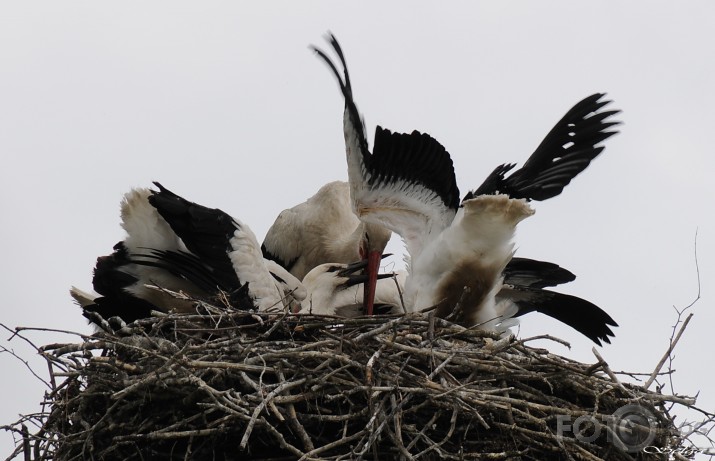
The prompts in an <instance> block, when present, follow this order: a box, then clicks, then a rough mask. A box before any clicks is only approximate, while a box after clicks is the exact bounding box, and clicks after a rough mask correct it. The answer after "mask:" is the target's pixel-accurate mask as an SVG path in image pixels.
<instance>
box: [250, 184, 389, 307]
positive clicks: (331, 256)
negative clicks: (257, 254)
mask: <svg viewBox="0 0 715 461" xmlns="http://www.w3.org/2000/svg"><path fill="white" fill-rule="evenodd" d="M391 235H392V233H391V232H390V231H389V230H387V229H385V228H384V227H382V226H380V225H377V224H373V223H371V222H366V221H361V220H360V219H358V218H357V216H356V215H355V214H354V213H353V212H352V208H351V205H350V187H349V185H348V183H346V182H342V181H334V182H331V183H328V184H326V185H324V186H323V187H321V188H320V190H318V192H317V193H316V194H315V195H313V196H312V197H310V198H309V199H308V200H306V201H305V202H303V203H301V204H299V205H296V206H294V207H293V208H289V209H286V210H283V211H282V212H281V213H280V214H279V215H278V217H277V218H276V220H275V222H274V223H273V225H272V226H271V227H270V229H268V232H267V233H266V237H265V239H264V240H263V245H262V246H261V249H262V251H263V256H264V257H265V258H267V259H271V260H273V261H276V262H277V263H278V264H280V265H281V266H283V267H284V268H285V269H286V270H288V271H289V272H290V273H291V274H293V275H294V276H295V277H297V278H298V279H299V280H303V279H304V277H305V276H306V274H308V272H310V271H311V270H312V269H313V268H315V267H317V266H319V265H321V264H326V263H331V264H349V263H352V262H353V261H357V260H361V259H366V260H367V265H366V268H365V270H366V273H367V275H368V279H367V280H366V281H365V283H364V285H363V286H364V297H363V298H362V299H363V303H364V306H363V307H364V312H365V313H367V315H372V311H373V305H374V298H375V286H376V284H377V273H378V271H379V268H380V267H379V266H380V259H381V258H382V252H383V251H384V250H385V246H386V245H387V242H388V241H389V240H390V236H391Z"/></svg>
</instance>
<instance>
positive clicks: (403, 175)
mask: <svg viewBox="0 0 715 461" xmlns="http://www.w3.org/2000/svg"><path fill="white" fill-rule="evenodd" d="M366 165H367V171H368V174H369V179H368V183H369V184H370V185H371V186H373V187H376V186H379V185H381V184H384V183H393V182H396V181H405V182H411V183H416V184H421V185H423V186H424V187H426V188H428V189H430V190H432V191H434V192H435V193H437V195H439V197H440V198H441V199H442V201H443V202H444V204H445V206H447V207H448V208H451V209H455V210H456V209H457V207H458V206H459V187H457V179H456V176H455V174H454V165H453V163H452V158H451V157H450V155H449V153H448V152H447V150H446V149H445V148H444V146H442V144H440V143H439V141H437V140H436V139H434V138H433V137H431V136H430V135H428V134H427V133H420V132H419V131H413V132H412V133H410V134H407V133H393V132H391V131H390V130H388V129H385V128H382V127H380V126H378V127H377V128H376V129H375V145H374V146H373V153H372V155H371V156H369V161H368V162H366Z"/></svg>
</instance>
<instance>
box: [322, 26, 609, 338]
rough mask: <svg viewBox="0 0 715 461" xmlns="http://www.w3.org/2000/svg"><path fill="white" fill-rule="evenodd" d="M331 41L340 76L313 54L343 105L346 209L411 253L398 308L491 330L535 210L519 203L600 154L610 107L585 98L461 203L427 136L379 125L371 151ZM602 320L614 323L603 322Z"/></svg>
mask: <svg viewBox="0 0 715 461" xmlns="http://www.w3.org/2000/svg"><path fill="white" fill-rule="evenodd" d="M329 40H330V44H331V46H332V47H333V49H334V51H335V53H336V54H337V56H338V58H339V59H340V62H341V64H342V68H343V72H342V75H341V73H340V72H339V71H338V69H337V67H336V65H335V64H334V63H333V61H332V60H331V59H330V58H329V57H328V56H327V54H326V53H324V52H323V51H322V50H320V49H318V48H315V47H314V48H313V49H314V50H315V52H316V53H317V54H318V55H319V56H320V57H321V58H322V59H323V60H324V61H325V62H326V63H327V64H328V66H329V67H330V69H331V70H332V72H333V73H334V75H335V77H336V78H337V80H338V83H339V85H340V89H341V91H342V94H343V97H344V99H345V111H344V123H343V127H344V135H345V147H346V158H347V164H348V178H349V182H350V195H351V199H352V206H353V211H354V212H355V213H356V215H357V216H358V217H359V218H360V219H361V220H362V221H365V222H369V223H373V224H379V225H382V226H384V227H386V228H388V229H390V230H392V231H393V232H396V233H397V234H399V235H400V236H401V237H402V238H403V239H404V241H405V243H406V245H407V251H408V253H409V255H410V263H409V265H408V276H407V279H406V282H405V293H404V299H405V305H406V307H407V308H408V309H411V310H421V309H423V308H426V307H430V306H437V313H438V314H439V315H441V316H446V315H448V314H449V313H451V312H452V310H453V309H454V307H455V306H456V305H459V306H460V307H461V310H462V312H461V315H460V316H459V320H460V321H461V322H462V323H463V324H465V325H475V324H481V325H482V327H484V328H492V325H493V322H495V318H496V317H498V313H499V312H506V311H507V310H506V309H504V307H503V306H499V305H498V303H499V302H500V301H499V299H498V294H499V293H500V291H501V290H502V288H503V282H504V280H503V279H504V274H505V271H506V269H507V265H508V264H509V261H510V260H511V259H512V256H513V244H512V243H511V239H512V237H513V234H514V230H515V227H516V225H517V224H518V223H519V222H520V221H521V220H523V219H525V218H526V217H528V216H530V215H531V214H533V210H532V209H531V207H530V206H529V205H528V203H527V202H528V201H529V200H546V199H548V198H551V197H554V196H556V195H559V194H560V193H561V191H562V190H563V188H564V187H565V186H566V185H567V184H568V183H569V182H570V181H571V180H572V179H573V178H574V177H575V176H576V175H578V174H579V173H580V172H581V171H583V170H584V169H585V168H586V167H587V166H588V165H589V163H590V162H591V161H592V160H593V159H594V158H595V157H596V156H598V155H599V154H600V153H601V152H602V151H603V147H602V146H599V144H600V143H601V142H602V141H604V140H605V139H607V138H608V137H610V136H612V135H613V134H615V133H616V132H615V131H609V128H610V127H611V126H613V125H615V124H616V122H611V121H609V120H608V119H609V118H610V117H611V116H612V115H614V114H616V113H617V112H618V111H600V110H601V108H602V107H603V106H605V105H606V104H608V102H609V101H603V96H604V95H603V94H594V95H592V96H589V97H588V98H585V99H584V100H582V101H581V102H579V103H578V104H576V105H575V106H574V107H573V108H571V109H570V110H569V111H568V112H567V113H566V115H565V116H564V117H563V118H562V119H561V120H560V121H559V122H558V123H557V124H556V126H555V127H554V128H553V129H552V130H551V131H550V132H549V133H548V134H547V136H546V138H545V139H544V140H543V141H542V143H541V144H540V145H539V146H538V147H537V149H536V151H534V153H533V154H532V155H531V157H530V158H529V159H528V160H527V161H526V163H525V164H524V165H523V166H522V167H521V168H520V169H518V170H516V171H514V172H512V173H511V174H510V175H508V176H507V173H509V172H510V171H511V170H512V169H513V168H514V166H515V165H514V164H504V165H500V166H498V167H497V168H496V169H495V170H494V171H493V172H492V173H491V174H490V175H489V176H488V177H487V179H486V180H485V181H484V183H483V184H482V185H481V186H480V187H478V188H477V189H475V190H474V191H470V192H469V193H467V195H466V196H465V197H464V198H463V199H462V200H461V202H460V200H459V189H458V187H457V184H456V178H455V175H454V168H453V165H452V160H451V158H450V156H449V154H448V153H447V151H446V150H445V148H444V147H443V146H442V145H441V144H440V143H439V142H437V141H436V140H435V139H433V138H432V137H431V136H429V135H428V134H423V133H420V132H417V131H413V132H412V133H410V134H403V133H393V132H391V131H389V130H387V129H383V128H381V127H380V126H378V127H377V128H376V131H375V139H374V145H373V152H372V153H371V152H370V151H369V149H368V142H367V137H366V136H365V128H364V125H363V123H362V120H361V117H360V114H359V112H358V109H357V106H356V104H355V102H354V100H353V91H352V87H351V84H350V77H349V74H348V71H347V66H346V63H345V58H344V55H343V52H342V50H341V48H340V46H339V44H338V42H337V40H336V39H335V37H334V36H332V35H331V36H330V37H329ZM600 321H601V322H605V323H606V324H607V325H613V326H615V325H616V323H615V322H614V321H613V320H612V319H611V318H610V317H608V316H607V318H606V319H603V318H601V319H600ZM607 325H602V326H605V327H606V328H607ZM608 331H609V332H610V330H608Z"/></svg>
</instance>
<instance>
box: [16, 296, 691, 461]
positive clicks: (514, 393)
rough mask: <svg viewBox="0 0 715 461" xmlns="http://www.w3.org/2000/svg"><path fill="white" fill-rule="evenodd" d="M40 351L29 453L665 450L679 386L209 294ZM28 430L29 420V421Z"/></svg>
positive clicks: (602, 366)
mask: <svg viewBox="0 0 715 461" xmlns="http://www.w3.org/2000/svg"><path fill="white" fill-rule="evenodd" d="M95 321H97V322H100V323H102V324H103V331H100V332H98V333H96V334H94V335H92V336H82V341H81V342H77V343H68V344H51V345H47V346H44V347H42V348H40V350H41V353H42V354H43V355H44V357H45V358H46V359H47V360H48V362H49V364H50V374H51V377H50V383H51V388H52V390H51V391H50V392H49V393H48V395H47V396H46V400H47V402H46V404H47V405H48V408H49V410H48V411H46V412H43V413H40V414H36V415H32V416H28V417H26V418H25V419H24V420H23V421H21V422H18V423H17V425H16V426H15V427H17V428H19V427H20V425H21V424H27V423H28V422H30V423H34V424H36V425H37V426H39V430H38V432H37V433H36V434H29V433H28V431H27V429H24V426H23V434H24V440H22V441H21V443H20V446H19V448H18V449H17V453H19V452H20V451H22V450H23V446H22V445H23V444H24V450H25V452H26V459H31V458H30V457H29V454H30V453H33V455H32V459H37V460H48V459H53V460H84V459H122V460H124V459H214V460H219V459H242V460H251V459H270V460H283V459H285V460H288V459H304V460H309V459H336V460H337V459H380V460H383V459H405V460H411V459H490V460H494V459H529V460H532V459H533V460H544V459H578V460H605V459H607V460H621V459H662V456H663V455H654V454H650V452H651V451H652V450H648V449H647V447H660V448H664V449H668V448H673V447H678V446H679V444H681V443H682V441H681V440H680V438H679V435H678V431H677V430H676V428H675V426H674V423H673V420H672V418H671V416H669V414H668V412H667V411H666V407H665V404H666V403H667V402H669V401H670V402H672V401H674V400H673V399H677V398H678V397H669V396H666V395H663V394H660V393H657V392H653V391H647V390H644V389H643V388H642V387H639V386H635V385H630V384H623V383H621V382H619V380H618V379H616V377H615V375H614V374H613V373H612V372H611V371H610V370H609V368H608V365H607V364H606V363H605V362H603V361H602V360H598V362H597V363H595V364H591V365H588V364H582V363H578V362H575V361H572V360H569V359H566V358H563V357H560V356H557V355H554V354H551V353H549V351H548V350H545V349H541V348H536V347H530V346H529V345H527V343H528V342H529V340H517V339H515V338H514V337H513V336H509V337H504V338H500V337H499V336H498V335H496V334H494V333H490V332H484V331H480V330H478V329H465V328H463V327H461V326H458V325H455V324H453V323H450V322H449V321H447V320H443V319H440V318H437V317H435V316H434V315H432V314H430V313H420V314H411V315H405V316H380V317H366V318H356V319H336V318H334V317H330V318H329V317H322V316H312V315H294V314H285V315H276V314H272V315H268V314H257V313H250V312H246V311H238V310H232V309H230V308H225V307H221V308H219V307H216V306H213V305H210V304H206V303H202V302H199V303H198V304H197V313H196V314H182V315H176V314H170V315H167V314H161V313H156V315H155V316H154V317H152V318H147V319H142V320H139V321H137V322H135V323H132V324H129V325H124V324H121V325H114V328H113V327H112V325H110V323H107V322H105V321H104V320H102V319H101V318H96V319H95ZM18 432H19V429H18Z"/></svg>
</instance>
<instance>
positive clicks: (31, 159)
mask: <svg viewBox="0 0 715 461" xmlns="http://www.w3.org/2000/svg"><path fill="white" fill-rule="evenodd" d="M713 18H715V4H713V3H711V2H706V1H699V2H694V1H693V2H691V1H689V2H678V3H675V2H664V1H633V2H615V1H604V2H591V3H588V4H585V3H582V2H569V1H550V2H539V3H535V2H527V1H513V2H496V1H494V2H450V3H449V4H448V6H447V4H444V3H440V4H437V3H424V2H413V1H409V2H407V1H403V2H389V3H386V2H350V3H348V2H332V1H331V2H325V1H315V2H300V3H299V2H288V1H285V2H270V3H269V2H262V3H260V4H259V3H257V2H252V3H250V4H249V3H248V2H233V1H232V2H228V1H227V2H193V3H188V2H181V1H178V2H177V1H171V2H132V1H130V2H122V3H121V4H119V3H114V4H109V3H105V2H102V3H98V2H86V1H77V2H32V3H29V2H12V3H10V2H4V3H2V4H0V155H1V156H2V158H3V159H4V162H3V167H2V168H1V169H0V209H1V210H2V216H3V218H2V226H0V242H2V243H0V245H2V247H1V249H2V254H3V258H2V259H1V260H0V267H1V268H2V273H3V275H4V277H3V279H2V282H0V283H2V285H1V288H2V293H3V308H2V311H1V312H0V322H2V323H4V324H6V325H8V326H10V327H14V326H37V327H51V328H57V329H67V330H73V331H80V332H85V333H87V332H90V331H91V328H90V327H89V326H88V325H87V324H86V322H85V321H84V318H83V317H82V316H81V315H80V312H79V309H78V308H76V307H75V306H74V305H73V304H72V302H71V300H70V297H69V295H68V289H69V287H70V285H73V284H74V285H77V286H79V287H83V288H86V289H88V288H91V276H92V268H93V266H94V263H95V260H96V258H97V256H99V255H104V254H108V253H110V252H111V249H112V245H114V243H116V242H117V241H118V240H120V239H121V238H122V236H123V232H122V230H121V229H120V227H119V201H120V199H121V197H122V194H123V193H124V192H126V191H127V190H129V189H130V188H131V187H135V186H148V185H150V183H151V181H152V180H158V181H161V182H162V183H163V184H164V185H166V186H167V187H169V188H171V189H173V190H174V191H175V192H177V193H179V194H182V195H184V196H185V197H187V198H189V199H191V200H194V201H197V202H199V203H202V204H205V205H208V206H212V207H219V208H222V209H223V210H225V211H226V212H229V213H231V214H233V215H234V216H236V217H239V218H240V219H241V220H243V221H244V222H246V223H248V224H249V225H250V226H251V227H252V229H253V230H254V232H255V233H256V234H257V235H258V236H259V238H262V236H263V235H264V234H265V232H266V230H267V229H268V227H269V226H270V224H271V223H272V222H273V219H274V218H275V216H276V215H277V214H278V213H279V212H280V211H281V210H282V209H284V208H287V207H290V206H292V205H294V204H296V203H298V202H300V201H303V200H304V199H305V198H307V197H308V196H310V195H312V194H313V193H314V192H315V191H316V190H317V189H318V188H319V186H321V185H322V184H324V183H326V182H328V181H331V180H336V179H345V178H346V167H345V160H344V146H343V137H342V136H343V135H342V105H343V103H342V98H341V95H340V92H339V90H338V87H337V84H336V82H335V81H334V79H333V77H332V75H331V74H330V72H329V71H328V69H327V68H326V67H325V65H324V64H323V63H322V62H320V61H319V60H318V59H316V58H315V57H314V56H313V54H312V53H311V52H310V51H309V50H308V45H309V44H316V45H320V46H323V47H324V46H326V45H325V42H324V40H323V36H324V34H325V32H326V31H328V30H331V31H332V32H334V33H335V34H336V36H337V37H338V39H339V40H340V42H341V44H342V46H343V49H344V51H345V53H346V57H347V60H348V65H349V68H350V71H351V76H352V78H353V85H354V89H355V98H356V101H357V103H358V107H359V108H360V110H361V111H362V113H363V114H364V116H365V121H366V123H367V127H368V131H369V132H370V133H371V132H372V131H373V130H374V126H375V125H376V124H380V125H382V126H385V127H387V128H391V129H393V130H399V131H411V130H413V129H417V130H421V131H425V132H428V133H430V134H431V135H433V136H434V137H435V138H437V139H438V140H439V141H440V142H441V143H442V144H443V145H444V146H445V147H446V148H447V150H448V151H449V152H450V153H451V155H452V158H453V160H454V164H455V168H456V170H457V175H458V181H459V184H460V186H461V189H462V191H463V192H466V190H467V189H469V188H471V187H475V186H477V185H479V184H480V183H481V181H482V180H483V178H484V177H485V176H486V175H487V174H488V173H489V172H490V171H491V170H492V169H493V168H494V167H495V166H496V165H498V164H500V163H504V162H523V161H524V160H525V159H526V158H527V157H528V155H529V154H530V153H531V152H532V151H533V149H534V148H535V147H536V146H537V145H538V143H539V142H540V141H541V139H542V138H543V136H544V135H545V134H546V133H547V132H548V130H549V129H550V128H551V127H552V126H553V124H554V123H555V122H556V121H557V120H559V118H561V116H562V115H563V114H564V113H565V111H566V110H568V109H569V108H570V107H571V106H572V105H573V104H574V103H576V102H577V101H579V100H580V99H581V98H583V97H585V96H587V95H589V94H592V93H594V92H608V94H609V97H610V98H612V99H613V100H614V104H613V105H612V107H614V108H619V109H622V110H623V114H621V116H620V120H622V121H623V122H624V125H623V126H622V127H621V134H620V135H618V136H616V137H614V138H612V139H609V140H608V141H607V148H606V151H605V153H604V154H603V155H602V156H601V157H599V158H598V159H597V160H596V161H595V162H594V163H593V164H592V165H591V166H590V167H589V168H588V170H586V172H585V173H584V174H583V175H582V176H580V177H578V178H577V179H576V180H574V181H573V182H572V184H571V185H569V186H568V187H567V188H566V190H565V191H564V193H563V194H562V195H561V196H559V197H557V198H555V199H552V200H550V201H548V202H546V203H536V204H535V205H534V208H535V209H536V215H535V216H534V217H532V218H529V219H528V220H526V221H525V222H523V223H522V224H521V225H520V226H519V228H518V232H517V237H516V242H517V245H518V248H519V249H518V255H520V256H526V257H532V258H538V259H544V260H548V261H553V262H556V263H559V264H561V265H562V266H564V267H566V268H568V269H570V270H572V271H573V272H574V273H575V274H576V275H577V276H578V279H577V280H576V281H575V282H573V283H571V284H569V285H567V286H564V287H563V289H562V291H563V292H566V293H570V294H574V295H577V296H581V297H584V298H586V299H589V300H591V301H592V302H594V303H596V304H598V305H599V306H601V307H602V308H603V309H605V310H606V311H608V312H609V313H610V314H611V316H612V317H613V318H614V319H616V321H617V322H618V323H619V324H620V327H619V328H617V329H616V330H615V333H616V338H615V340H614V341H613V344H612V345H610V346H606V347H604V348H603V349H602V350H601V353H602V355H603V356H604V357H605V358H606V360H607V361H609V363H610V365H611V367H612V368H613V369H614V370H624V369H625V370H629V371H644V372H645V371H651V370H652V369H653V368H654V366H655V364H656V363H657V361H658V360H659V359H660V357H661V355H662V354H663V353H664V351H665V349H666V347H667V344H668V338H669V336H670V330H671V326H672V324H673V323H674V321H675V318H676V315H675V312H674V310H673V306H674V305H675V306H685V305H687V304H688V303H689V302H690V301H691V300H692V299H693V298H694V297H695V296H696V294H697V277H696V271H695V261H694V255H693V247H694V239H695V233H696V230H697V231H698V254H699V258H698V259H699V263H700V278H701V282H702V298H701V299H700V301H699V302H698V303H697V304H696V305H695V306H694V307H693V308H692V312H693V313H694V314H695V317H694V319H693V321H692V322H691V325H690V326H689V328H688V330H687V331H686V333H685V336H684V338H683V339H682V340H681V343H680V344H679V346H678V348H677V350H676V362H675V368H676V369H677V373H676V375H675V377H674V381H675V383H676V391H678V392H680V393H685V394H690V395H692V394H695V393H697V392H700V400H699V404H700V405H701V406H702V407H704V408H706V409H708V410H711V411H712V410H715V388H713V386H712V385H711V382H712V381H713V379H714V378H715V373H714V372H713V371H712V367H711V363H712V361H713V360H712V355H713V352H712V351H713V346H712V344H713V342H712V327H713V325H714V324H715V313H714V311H713V301H714V300H715V297H714V296H713V294H712V292H711V286H712V283H711V281H712V279H713V276H715V211H714V208H713V206H712V202H710V200H712V199H713V197H715V185H714V184H713V180H712V175H713V173H715V160H713V158H714V157H715V152H713V148H712V141H711V139H710V137H711V136H712V134H711V133H712V132H713V127H714V126H715V111H714V109H713V108H714V107H715V91H713V81H715V56H714V55H715V48H713V43H715V19H713ZM392 250H393V252H398V253H400V252H401V251H402V247H401V244H400V243H399V242H396V243H395V244H393V245H392ZM400 259H401V258H399V257H394V258H392V260H393V261H396V264H397V266H398V267H399V266H400V265H401V263H400ZM543 333H552V334H554V335H556V336H559V337H561V338H564V339H566V340H568V341H570V342H571V344H572V349H571V350H567V349H565V348H563V347H558V346H556V345H551V346H549V347H551V348H552V350H553V351H554V352H555V353H559V354H562V355H566V356H569V357H572V358H575V359H578V360H582V361H587V362H594V361H595V358H594V356H593V354H592V352H591V347H592V344H591V343H590V342H589V341H588V340H587V339H585V338H583V337H581V336H579V334H578V333H576V332H574V331H573V330H570V329H568V328H567V327H562V326H561V325H559V324H557V323H556V322H552V321H549V320H547V319H545V318H544V317H543V316H539V315H537V314H531V315H529V316H527V317H525V318H523V319H522V327H521V330H520V332H519V334H520V335H521V336H523V337H527V336H532V335H536V334H543ZM29 336H30V338H31V339H32V340H33V341H35V342H36V343H38V344H45V343H51V342H56V341H66V340H70V341H74V340H75V338H72V337H65V336H62V335H57V334H49V333H43V334H40V333H34V334H29ZM8 337H9V334H3V335H1V336H0V344H1V345H3V346H5V347H10V348H13V349H15V350H16V351H17V352H18V353H19V354H21V355H23V357H25V358H29V359H31V363H32V364H33V366H34V367H35V368H36V369H37V370H38V372H40V373H44V370H45V367H44V364H43V362H42V361H40V360H38V359H36V358H35V357H34V356H33V355H32V352H31V351H30V350H29V349H28V348H27V347H26V346H25V344H24V343H22V342H21V341H17V340H15V341H12V342H10V343H8V342H7V341H6V338H8ZM0 366H1V367H2V370H3V376H5V379H3V380H2V381H0V393H1V394H2V395H3V399H2V403H1V404H0V424H5V423H9V422H12V421H14V420H16V419H17V416H18V414H19V413H28V412H34V411H37V410H39V406H38V403H39V402H40V401H41V400H42V392H43V387H42V385H41V383H40V382H39V381H37V380H36V379H35V378H34V377H33V376H31V375H30V373H29V372H28V371H27V370H26V369H25V368H24V366H23V365H22V364H20V363H19V362H18V361H17V360H16V359H14V358H13V357H11V356H10V355H8V354H0ZM11 446H12V439H11V437H10V436H9V435H8V434H6V433H0V458H2V457H3V455H7V454H9V453H10V451H11Z"/></svg>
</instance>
